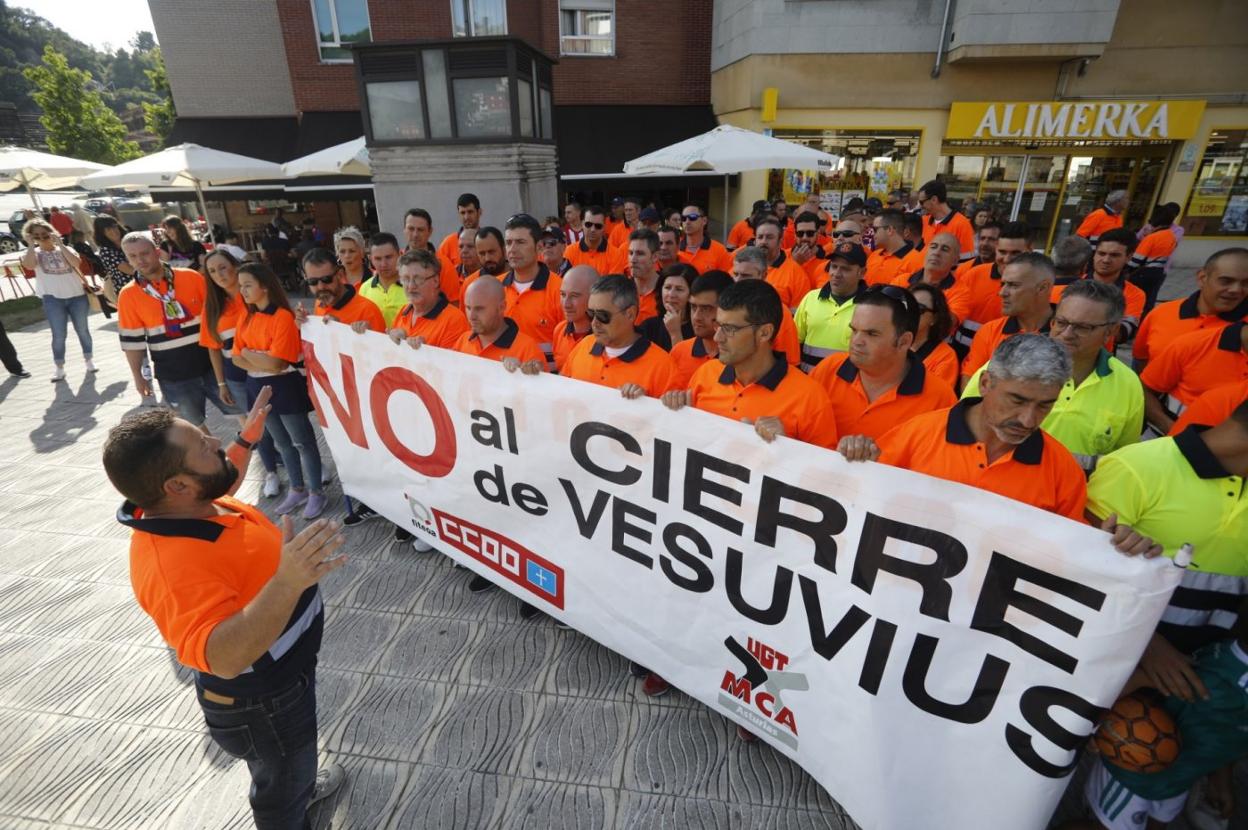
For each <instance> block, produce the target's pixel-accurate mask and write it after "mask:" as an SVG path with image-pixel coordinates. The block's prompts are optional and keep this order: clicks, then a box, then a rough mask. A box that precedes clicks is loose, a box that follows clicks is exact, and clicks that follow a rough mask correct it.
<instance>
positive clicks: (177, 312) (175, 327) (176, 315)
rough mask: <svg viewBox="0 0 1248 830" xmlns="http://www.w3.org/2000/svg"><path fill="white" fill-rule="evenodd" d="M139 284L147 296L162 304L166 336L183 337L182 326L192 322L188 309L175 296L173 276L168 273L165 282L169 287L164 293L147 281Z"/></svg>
mask: <svg viewBox="0 0 1248 830" xmlns="http://www.w3.org/2000/svg"><path fill="white" fill-rule="evenodd" d="M138 282H139V285H141V286H142V287H143V292H144V293H145V294H147V295H148V296H149V297H152V298H153V299H155V300H157V301H158V302H159V303H160V307H161V311H162V312H163V313H164V318H165V334H166V335H167V336H169V337H177V336H179V335H181V334H182V324H183V323H185V322H187V321H188V320H190V319H191V316H190V315H189V314H187V313H186V309H184V308H183V307H182V304H181V303H180V302H178V301H177V299H176V298H175V297H174V295H173V274H170V273H168V272H166V275H165V282H166V284H167V285H168V286H169V287H168V289H167V290H166V291H164V292H163V293H162V292H160V291H157V290H156V286H154V285H152V283H151V282H149V281H148V280H146V279H140V280H139V281H138Z"/></svg>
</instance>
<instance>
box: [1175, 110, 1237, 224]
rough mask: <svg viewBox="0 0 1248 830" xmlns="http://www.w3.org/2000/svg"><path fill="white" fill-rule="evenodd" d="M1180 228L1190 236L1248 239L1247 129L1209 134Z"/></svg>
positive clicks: (1217, 131)
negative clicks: (1243, 237) (1242, 237)
mask: <svg viewBox="0 0 1248 830" xmlns="http://www.w3.org/2000/svg"><path fill="white" fill-rule="evenodd" d="M1183 229H1184V230H1185V231H1186V232H1187V233H1189V234H1192V235H1193V236H1248V129H1242V130H1225V129H1218V130H1214V131H1213V132H1211V133H1209V141H1208V143H1207V144H1206V145H1205V155H1204V158H1202V159H1201V160H1200V167H1199V169H1198V171H1197V174H1196V181H1195V182H1193V184H1192V192H1191V195H1190V196H1189V197H1188V200H1187V210H1185V211H1184V212H1183Z"/></svg>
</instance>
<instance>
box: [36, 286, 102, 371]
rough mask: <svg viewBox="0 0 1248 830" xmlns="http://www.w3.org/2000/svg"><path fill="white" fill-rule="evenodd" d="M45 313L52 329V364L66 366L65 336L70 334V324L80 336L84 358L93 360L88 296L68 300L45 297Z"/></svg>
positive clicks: (45, 295)
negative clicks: (88, 316) (88, 321)
mask: <svg viewBox="0 0 1248 830" xmlns="http://www.w3.org/2000/svg"><path fill="white" fill-rule="evenodd" d="M42 299H43V313H44V314H46V315H47V317H48V325H50V326H51V327H52V362H53V363H55V364H56V365H57V366H63V365H65V335H66V334H67V333H68V332H69V323H70V321H71V320H72V321H73V323H74V333H75V334H77V335H78V345H80V346H82V356H83V358H84V359H86V360H90V359H91V329H90V328H88V327H87V313H88V312H89V311H90V310H91V306H90V305H89V304H88V303H87V295H86V294H79V295H78V296H77V297H71V298H70V299H68V300H62V299H61V298H60V297H53V296H51V295H50V294H44V295H43V298H42Z"/></svg>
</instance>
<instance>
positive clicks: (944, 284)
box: [909, 271, 955, 291]
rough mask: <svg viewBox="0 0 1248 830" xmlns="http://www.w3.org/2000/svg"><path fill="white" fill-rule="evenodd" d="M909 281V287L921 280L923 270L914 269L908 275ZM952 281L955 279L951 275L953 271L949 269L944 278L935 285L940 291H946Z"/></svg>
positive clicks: (951, 284) (950, 286) (951, 285)
mask: <svg viewBox="0 0 1248 830" xmlns="http://www.w3.org/2000/svg"><path fill="white" fill-rule="evenodd" d="M909 282H910V287H911V288H913V287H914V286H916V285H918V284H919V283H921V282H923V272H922V271H915V272H914V273H913V274H911V275H910V280H909ZM954 282H955V280H954V277H953V272H952V271H950V272H949V273H948V274H945V278H944V279H943V280H941V281H940V282H938V283H936V287H937V288H939V289H940V290H941V291H948V290H949V289H950V288H952V287H953V283H954Z"/></svg>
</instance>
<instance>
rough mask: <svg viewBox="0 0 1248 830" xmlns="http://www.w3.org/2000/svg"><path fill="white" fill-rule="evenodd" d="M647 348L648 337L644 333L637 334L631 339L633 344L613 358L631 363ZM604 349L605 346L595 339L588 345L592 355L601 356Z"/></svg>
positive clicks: (605, 349) (648, 345)
mask: <svg viewBox="0 0 1248 830" xmlns="http://www.w3.org/2000/svg"><path fill="white" fill-rule="evenodd" d="M649 349H650V338H648V337H646V336H645V335H644V334H639V335H638V336H637V339H636V340H634V341H633V345H631V346H629V347H628V348H627V349H625V350H624V354H622V355H620V356H619V357H616V358H613V359H614V360H620V361H623V362H624V363H632V362H633V361H634V360H638V359H639V358H640V357H641V356H642V355H644V354H645V353H646V352H647V351H648V350H649ZM606 351H607V347H606V346H604V345H602V344H601V343H599V342H597V341H595V342H594V345H592V346H590V347H589V353H590V354H592V355H593V356H594V357H602V356H603V355H604V354H606Z"/></svg>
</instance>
